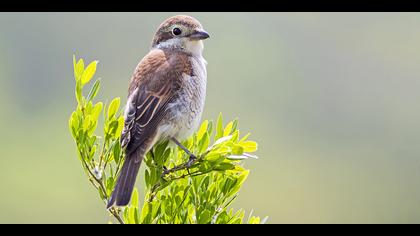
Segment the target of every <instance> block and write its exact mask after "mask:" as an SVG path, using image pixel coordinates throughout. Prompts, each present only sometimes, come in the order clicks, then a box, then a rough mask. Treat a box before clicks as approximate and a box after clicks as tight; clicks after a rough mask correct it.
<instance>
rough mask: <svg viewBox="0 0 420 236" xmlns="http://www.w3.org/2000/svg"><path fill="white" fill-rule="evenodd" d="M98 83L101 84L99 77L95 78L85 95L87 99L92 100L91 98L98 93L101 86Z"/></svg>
mask: <svg viewBox="0 0 420 236" xmlns="http://www.w3.org/2000/svg"><path fill="white" fill-rule="evenodd" d="M100 85H101V79H97V80H96V81H95V83H94V84H93V86H92V89H91V90H90V92H89V94H88V96H87V100H88V101H92V99H94V98H95V97H96V94H98V91H99V88H100V87H101V86H100Z"/></svg>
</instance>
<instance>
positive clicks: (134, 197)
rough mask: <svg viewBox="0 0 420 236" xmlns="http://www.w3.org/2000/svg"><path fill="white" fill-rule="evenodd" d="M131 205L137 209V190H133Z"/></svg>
mask: <svg viewBox="0 0 420 236" xmlns="http://www.w3.org/2000/svg"><path fill="white" fill-rule="evenodd" d="M131 205H132V206H135V207H138V205H139V193H138V191H137V188H134V190H133V194H132V196H131Z"/></svg>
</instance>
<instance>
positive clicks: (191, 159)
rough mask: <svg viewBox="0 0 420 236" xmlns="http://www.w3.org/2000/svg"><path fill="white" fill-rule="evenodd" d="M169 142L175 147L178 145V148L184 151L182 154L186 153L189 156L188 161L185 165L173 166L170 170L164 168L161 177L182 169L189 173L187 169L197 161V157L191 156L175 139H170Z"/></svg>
mask: <svg viewBox="0 0 420 236" xmlns="http://www.w3.org/2000/svg"><path fill="white" fill-rule="evenodd" d="M171 140H172V141H173V142H174V143H175V144H176V145H178V147H180V148H181V149H182V150H184V152H185V153H187V154H188V155H189V156H190V158H189V159H188V161H187V162H186V163H183V164H181V165H178V166H175V167H173V168H171V169H167V168H164V170H163V176H165V175H167V174H169V173H171V172H175V171H178V170H182V169H187V171H188V172H189V170H188V169H189V168H190V167H191V166H192V164H194V162H195V161H196V160H197V157H196V156H195V155H194V154H192V153H191V152H190V150H188V149H187V148H186V147H184V145H182V144H181V143H180V142H179V141H178V140H176V139H175V138H171Z"/></svg>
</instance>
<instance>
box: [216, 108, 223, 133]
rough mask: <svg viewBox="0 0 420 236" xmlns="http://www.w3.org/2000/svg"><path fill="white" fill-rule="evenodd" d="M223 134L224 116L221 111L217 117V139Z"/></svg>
mask: <svg viewBox="0 0 420 236" xmlns="http://www.w3.org/2000/svg"><path fill="white" fill-rule="evenodd" d="M222 136H223V118H222V113H219V117H218V118H217V123H216V136H215V140H218V139H219V138H221V137H222Z"/></svg>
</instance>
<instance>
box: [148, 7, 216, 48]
mask: <svg viewBox="0 0 420 236" xmlns="http://www.w3.org/2000/svg"><path fill="white" fill-rule="evenodd" d="M208 37H210V36H209V34H208V33H207V32H206V31H205V30H204V29H203V26H202V25H201V23H200V22H199V21H198V20H196V19H194V18H193V17H191V16H186V15H178V16H173V17H171V18H169V19H167V20H165V21H164V22H163V23H162V24H161V25H160V26H159V28H158V29H157V31H156V33H155V36H154V38H153V41H152V48H161V49H174V50H184V51H186V52H188V53H191V54H194V55H201V52H202V51H203V42H202V40H204V39H206V38H208Z"/></svg>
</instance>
